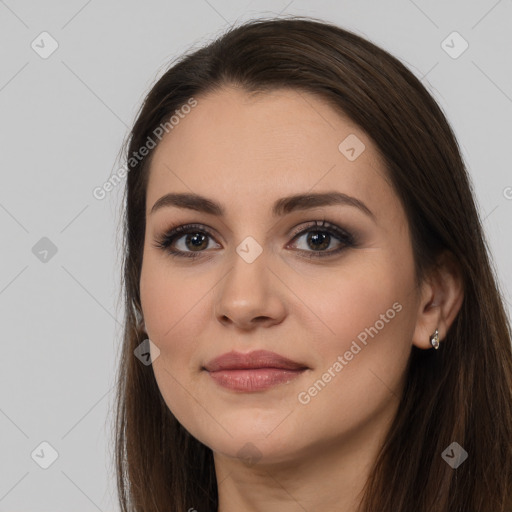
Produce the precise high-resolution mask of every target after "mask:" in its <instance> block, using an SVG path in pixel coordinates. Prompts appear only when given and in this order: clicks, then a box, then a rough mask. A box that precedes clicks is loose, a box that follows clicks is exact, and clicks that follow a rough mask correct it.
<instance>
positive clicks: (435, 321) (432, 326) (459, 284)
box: [412, 250, 464, 350]
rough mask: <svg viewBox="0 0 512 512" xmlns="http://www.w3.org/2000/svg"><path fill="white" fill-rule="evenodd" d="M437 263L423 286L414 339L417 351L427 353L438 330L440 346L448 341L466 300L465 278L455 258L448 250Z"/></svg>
mask: <svg viewBox="0 0 512 512" xmlns="http://www.w3.org/2000/svg"><path fill="white" fill-rule="evenodd" d="M437 261H438V264H437V265H436V267H435V268H434V269H433V270H432V271H431V272H430V273H429V275H428V276H427V277H426V278H425V280H424V282H423V283H422V285H421V298H420V303H419V306H418V314H417V320H416V327H415V330H414V334H413V339H412V341H413V344H414V345H415V346H416V347H418V348H421V349H425V350H426V349H429V348H432V345H431V343H430V336H431V335H432V334H434V331H435V330H436V329H437V330H438V331H439V341H440V342H442V340H444V339H445V338H446V333H447V332H448V329H449V328H450V326H451V325H452V323H453V321H454V320H455V318H456V316H457V313H458V312H459V310H460V307H461V306H462V301H463V299H464V289H463V280H462V274H461V272H460V267H459V265H458V263H457V261H456V258H455V257H454V255H453V254H452V253H451V252H450V251H447V250H445V251H444V252H443V253H441V255H440V256H439V258H438V260H437Z"/></svg>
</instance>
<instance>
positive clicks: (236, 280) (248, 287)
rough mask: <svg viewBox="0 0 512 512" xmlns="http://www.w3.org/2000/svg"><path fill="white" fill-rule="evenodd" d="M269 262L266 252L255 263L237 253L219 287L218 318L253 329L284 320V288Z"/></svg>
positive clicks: (217, 291) (225, 323) (216, 309)
mask: <svg viewBox="0 0 512 512" xmlns="http://www.w3.org/2000/svg"><path fill="white" fill-rule="evenodd" d="M267 264H268V261H267V258H266V257H265V254H264V253H262V254H261V255H260V256H259V257H258V258H257V259H256V260H254V261H253V262H252V263H248V262H247V261H245V260H244V259H243V258H242V257H240V256H239V255H238V254H236V253H235V256H234V264H233V266H232V268H231V269H230V270H229V271H228V272H227V274H226V276H225V277H224V279H223V280H222V281H221V283H219V286H218V287H216V293H217V296H216V300H215V317H216V318H217V320H218V321H219V322H221V323H222V324H223V325H225V326H229V325H234V326H236V327H238V328H239V329H243V330H250V329H253V328H255V327H257V326H264V327H270V326H272V325H276V324H279V323H281V322H282V321H283V319H284V317H285V316H286V304H285V300H284V288H285V287H284V285H283V284H282V282H281V280H280V279H279V278H278V277H277V276H276V275H275V272H274V271H273V270H272V269H270V268H269V267H268V266H267Z"/></svg>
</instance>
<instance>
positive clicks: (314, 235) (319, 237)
mask: <svg viewBox="0 0 512 512" xmlns="http://www.w3.org/2000/svg"><path fill="white" fill-rule="evenodd" d="M319 233H321V232H319V231H312V232H310V233H309V235H308V242H311V241H313V240H314V245H315V248H316V249H325V248H326V247H329V241H328V238H329V235H328V234H326V233H323V234H319ZM326 240H327V243H325V241H326ZM317 242H320V243H319V244H317Z"/></svg>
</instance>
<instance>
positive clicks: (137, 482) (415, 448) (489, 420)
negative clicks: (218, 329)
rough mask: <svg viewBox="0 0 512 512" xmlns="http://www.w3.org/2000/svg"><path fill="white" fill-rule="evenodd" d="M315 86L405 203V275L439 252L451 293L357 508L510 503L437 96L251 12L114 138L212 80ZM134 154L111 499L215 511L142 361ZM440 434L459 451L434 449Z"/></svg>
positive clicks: (495, 356) (459, 181) (506, 354)
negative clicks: (360, 136) (452, 267)
mask: <svg viewBox="0 0 512 512" xmlns="http://www.w3.org/2000/svg"><path fill="white" fill-rule="evenodd" d="M232 84H234V85H237V86H240V87H242V88H243V89H244V90H246V91H248V92H262V91H263V92H264V91H270V90H272V89H277V88H293V89H296V90H302V91H305V92H309V93H314V94H316V95H319V96H320V97H322V98H323V99H325V100H327V101H329V102H330V104H331V105H332V106H333V108H335V109H337V111H339V112H340V113H343V114H344V115H348V116H349V117H350V118H351V119H352V120H353V121H354V122H355V123H357V124H358V125H359V126H360V127H361V128H362V129H363V130H364V131H365V132H366V133H367V134H368V136H369V137H370V138H371V139H372V140H373V141H374V143H375V144H376V147H377V148H378V151H379V152H380V154H381V157H382V161H383V163H384V165H385V167H386V169H387V172H388V176H389V179H390V182H391V184H392V186H393V187H394V190H395V192H396V193H397V195H398V197H399V198H400V200H401V202H402V205H403V207H404V209H405V212H406V214H407V217H408V221H409V225H410V230H411V238H412V242H413V252H414V259H415V268H416V278H417V281H418V282H420V281H421V280H422V279H423V277H424V276H425V275H426V272H428V271H429V270H430V269H432V268H433V266H434V265H435V264H436V257H437V256H438V255H439V254H440V253H441V251H443V250H444V251H449V252H450V253H451V254H452V255H453V256H454V257H455V260H456V262H457V264H458V266H459V267H460V273H461V276H462V280H463V287H464V300H463V304H462V306H461V309H460V311H459V314H458V315H457V317H456V319H455V321H454V323H453V324H452V326H451V328H450V329H449V331H448V333H447V336H446V340H445V342H444V343H443V344H442V348H441V350H439V351H434V350H420V349H417V348H416V347H415V346H413V347H412V350H411V356H410V359H409V365H408V368H407V381H406V386H405V391H404V393H403V396H402V397H401V402H400V405H399V408H398V412H397V415H396V418H395V420H394V423H393V425H392V427H391V429H390V431H389V434H388V436H387V438H386V442H385V444H384V446H382V450H381V451H380V453H379V456H378V459H377V461H376V464H375V466H374V468H373V471H372V472H371V475H370V477H369V479H368V481H367V485H366V487H365V495H364V501H363V503H362V504H361V511H364V512H412V511H415V512H426V511H439V512H448V511H449V512H477V511H478V512H487V511H488V512H510V511H512V483H511V481H512V353H511V352H512V351H511V330H510V324H509V322H508V319H507V315H506V313H505V310H504V306H503V299H502V295H501V292H500V289H499V286H498V283H497V279H496V275H495V271H494V269H493V267H492V262H491V260H490V257H489V250H488V247H487V242H486V240H485V237H484V233H483V229H482V225H481V220H480V218H479V215H478V212H477V209H476V207H475V202H474V197H473V191H472V185H471V182H470V179H469V177H468V175H467V171H466V168H465V165H464V163H463V160H462V158H461V155H460V151H459V147H458V144H457V141H456V138H455V136H454V134H453V132H452V130H451V128H450V126H449V124H448V122H447V120H446V118H445V116H444V114H443V112H442V111H441V109H440V107H439V106H438V104H437V103H436V101H435V100H434V99H433V98H432V96H431V95H430V94H429V93H428V92H427V90H426V89H425V87H424V86H423V85H422V84H421V82H420V81H419V80H418V79H417V78H416V77H415V76H414V75H413V74H412V73H411V72H410V71H409V70H408V69H407V68H406V67H405V66H404V65H403V64H402V63H401V62H400V61H399V60H397V59H396V58H395V57H393V56H391V55H390V54H389V53H387V52H386V51H384V50H382V49H381V48H379V47H377V46H375V45H374V44H372V43H370V42H369V41H367V40H365V39H364V38H362V37H360V36H358V35H356V34H354V33H352V32H349V31H347V30H344V29H342V28H340V27H338V26H335V25H333V24H330V23H327V22H325V21H322V20H318V19H315V18H304V17H295V16H293V17H287V18H277V19H258V20H252V21H249V22H246V23H244V24H243V25H241V26H238V27H234V28H233V27H232V28H230V29H229V30H228V31H227V32H225V33H224V34H223V35H222V36H219V37H218V38H217V39H216V40H214V41H213V42H211V43H209V44H208V45H206V46H205V47H202V48H200V49H198V50H194V51H193V52H192V51H191V52H189V53H188V54H186V55H184V56H182V57H181V58H180V59H179V60H178V61H177V62H175V63H174V64H173V65H172V67H170V69H168V70H167V71H166V72H165V73H164V74H163V76H162V77H161V78H160V79H159V80H158V81H157V82H156V84H155V85H154V86H153V87H152V89H151V91H150V92H149V93H148V95H147V96H146V98H145V101H144V103H143V105H142V107H141V109H140V111H139V113H138V116H137V119H136V122H135V123H134V126H133V129H132V131H131V133H130V137H129V141H127V145H128V150H127V153H126V156H127V158H128V159H130V158H131V157H132V155H133V154H134V153H137V152H138V150H139V149H140V148H141V147H143V146H144V145H147V143H148V137H151V138H153V139H154V138H155V137H154V130H155V129H156V128H157V127H158V126H160V125H161V124H162V123H166V122H168V120H169V118H170V116H172V115H173V114H174V113H175V111H176V110H179V109H180V108H181V107H182V106H183V105H185V104H187V102H188V101H189V100H190V99H191V98H195V99H196V100H198V101H200V96H201V95H204V94H206V93H207V92H211V91H214V90H216V89H218V88H221V87H223V86H225V85H232ZM149 161H150V156H147V157H144V158H141V159H140V160H137V161H136V162H135V161H132V162H131V165H130V169H129V172H128V173H127V187H126V189H125V198H124V200H125V201H126V202H125V209H124V219H123V220H124V225H123V228H124V238H123V240H124V246H123V254H124V262H123V263H124V268H123V276H122V277H123V285H124V306H125V324H124V334H123V346H122V354H121V357H120V364H119V368H118V376H117V384H118V389H117V395H116V396H117V401H116V407H117V411H116V412H117V415H116V418H115V464H116V471H117V485H118V491H119V500H120V504H121V508H122V510H123V512H126V511H130V512H150V511H154V512H157V511H160V512H163V511H166V512H170V511H173V512H186V511H188V510H189V509H191V508H193V509H197V510H198V511H202V510H210V511H217V506H218V495H217V482H216V477H215V471H214V462H213V455H212V451H211V449H210V448H208V447H206V446H205V445H203V444H202V443H201V442H199V441H198V440H197V439H195V438H194V437H192V436H191V435H190V434H189V433H188V432H187V431H186V430H185V429H184V428H183V427H182V426H181V425H180V424H179V422H178V421H177V420H176V418H175V417H174V416H173V414H172V413H171V412H170V410H169V408H168V407H167V406H166V404H165V402H164V400H163V398H162V396H161V394H160V391H159V388H158V386H157V383H156V380H155V377H154V373H153V370H152V366H151V365H144V364H141V362H140V360H139V359H138V358H136V357H134V350H135V348H136V347H137V346H138V345H139V344H140V343H141V342H142V341H143V340H145V339H146V338H147V334H146V333H145V331H144V328H143V325H142V309H141V303H140V296H139V280H140V273H141V265H142V253H143V244H144V233H145V211H146V188H147V180H148V169H149ZM454 441H456V442H457V443H458V444H460V445H461V446H462V447H463V448H464V449H465V450H466V451H467V452H468V458H467V460H466V461H465V462H464V463H462V464H461V465H460V466H459V467H458V468H456V469H452V468H451V467H450V466H449V465H448V464H447V463H446V462H445V460H443V458H442V457H441V454H442V452H443V451H444V450H445V449H446V448H447V447H448V446H449V445H450V444H451V443H452V442H454Z"/></svg>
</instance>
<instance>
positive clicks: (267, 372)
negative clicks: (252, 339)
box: [202, 350, 309, 392]
mask: <svg viewBox="0 0 512 512" xmlns="http://www.w3.org/2000/svg"><path fill="white" fill-rule="evenodd" d="M202 369H203V370H205V371H207V372H208V374H209V375H210V377H211V378H212V379H213V380H214V381H215V382H216V383H217V384H218V385H220V386H222V387H224V388H227V389H231V390H234V391H240V392H256V391H263V390H265V389H269V388H271V387H274V386H276V385H278V384H287V383H289V382H290V381H292V380H294V379H296V378H297V377H299V376H300V375H301V374H303V373H304V372H305V371H306V370H308V369H309V367H307V366H306V365H304V364H302V363H298V362H296V361H292V360H291V359H288V358H286V357H284V356H281V355H279V354H276V353H274V352H269V351H266V350H258V351H253V352H249V353H247V354H243V353H240V352H228V353H226V354H223V355H221V356H220V357H217V358H215V359H213V360H212V361H210V362H209V363H207V364H206V365H205V366H204V367H203V368H202Z"/></svg>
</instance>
